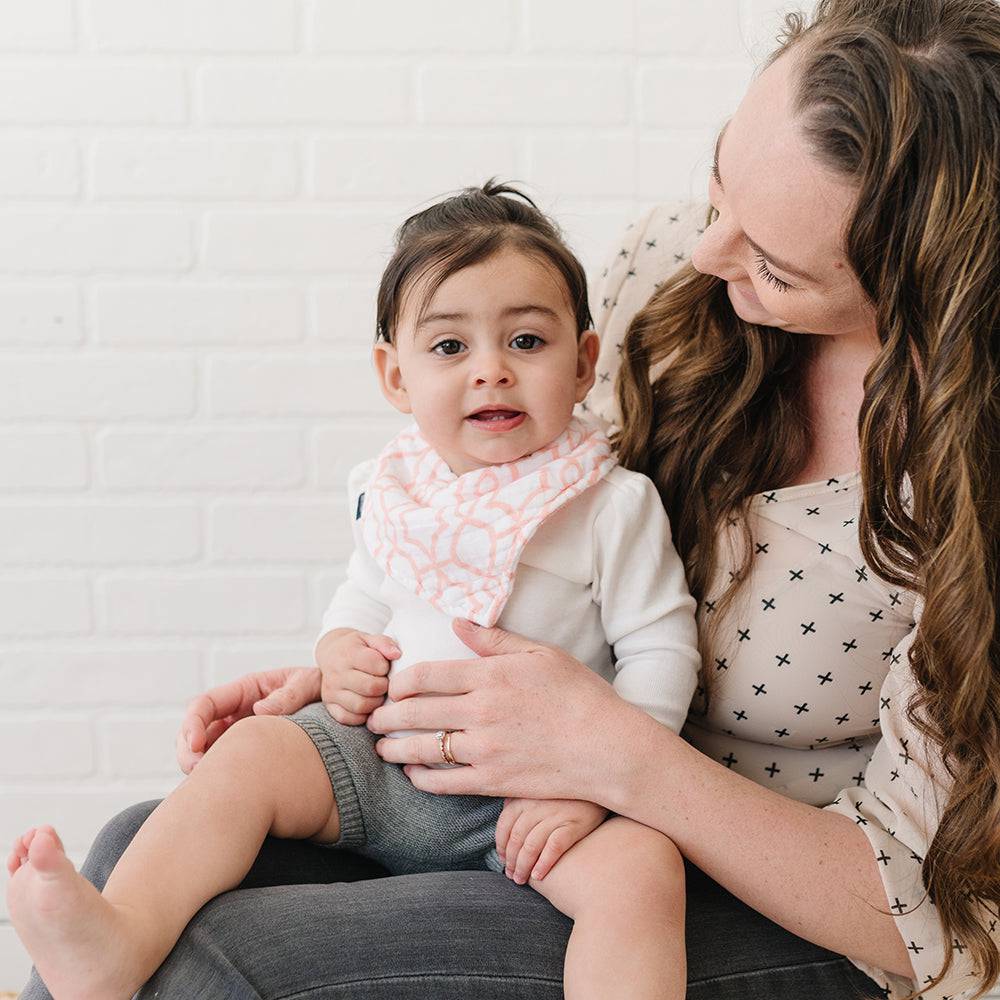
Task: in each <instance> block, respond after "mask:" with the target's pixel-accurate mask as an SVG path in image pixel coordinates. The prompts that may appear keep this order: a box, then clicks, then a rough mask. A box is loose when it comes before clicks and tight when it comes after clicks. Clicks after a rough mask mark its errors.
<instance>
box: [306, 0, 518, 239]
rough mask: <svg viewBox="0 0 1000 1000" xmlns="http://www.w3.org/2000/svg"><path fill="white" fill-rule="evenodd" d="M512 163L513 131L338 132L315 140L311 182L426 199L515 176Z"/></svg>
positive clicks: (350, 194)
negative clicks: (474, 133) (373, 134)
mask: <svg viewBox="0 0 1000 1000" xmlns="http://www.w3.org/2000/svg"><path fill="white" fill-rule="evenodd" d="M414 9H415V10H419V9H420V8H419V7H417V6H416V5H414ZM404 164H405V169H401V167H402V166H403V165H404ZM516 164H517V149H516V144H515V142H514V140H513V137H511V136H507V137H500V136H469V135H467V134H463V135H455V134H454V133H448V132H439V133H437V134H435V135H426V134H420V135H401V136H396V137H393V138H383V137H369V136H365V135H349V136H338V137H336V138H321V139H317V140H316V142H315V143H314V146H313V163H312V178H313V181H312V187H313V190H314V191H315V192H316V194H318V195H319V196H320V197H323V198H404V197H405V198H419V199H421V200H424V199H432V198H437V197H440V196H442V195H446V194H450V193H451V192H453V191H455V190H457V189H458V188H462V187H466V186H468V185H480V184H482V183H483V181H485V180H486V179H487V178H488V177H493V176H497V177H500V178H504V179H507V178H510V177H513V176H514V175H515V174H516V172H517V166H516ZM400 221H402V219H401V220H400Z"/></svg>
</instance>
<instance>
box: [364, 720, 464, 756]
mask: <svg viewBox="0 0 1000 1000" xmlns="http://www.w3.org/2000/svg"><path fill="white" fill-rule="evenodd" d="M373 714H374V713H373ZM369 728H370V727H369ZM450 749H451V755H452V757H454V758H455V760H456V761H458V763H460V764H471V763H472V762H473V759H472V758H474V751H473V748H472V745H471V740H469V738H468V736H467V734H466V733H463V732H461V731H460V730H452V735H451V744H450ZM375 752H376V753H377V754H378V755H379V756H380V757H381V758H382V760H384V761H386V763H389V764H444V763H445V760H444V758H443V757H442V756H441V747H440V746H439V744H438V740H437V736H435V735H434V733H421V734H419V735H417V736H400V737H398V738H393V737H388V738H386V739H384V740H379V741H378V743H376V744H375Z"/></svg>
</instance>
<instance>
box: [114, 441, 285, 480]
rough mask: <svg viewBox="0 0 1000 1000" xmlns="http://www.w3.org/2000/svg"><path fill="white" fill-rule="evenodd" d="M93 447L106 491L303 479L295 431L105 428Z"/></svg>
mask: <svg viewBox="0 0 1000 1000" xmlns="http://www.w3.org/2000/svg"><path fill="white" fill-rule="evenodd" d="M98 444H99V447H100V452H101V468H102V470H103V475H104V481H105V482H106V483H107V485H108V486H109V487H110V488H111V489H154V490H220V489H287V488H289V487H292V486H297V485H298V484H299V483H301V482H302V481H303V475H304V470H303V455H302V452H303V449H302V441H301V437H300V434H299V432H298V431H296V430H275V429H272V428H267V429H264V428H261V429H259V430H251V429H247V428H241V429H235V430H195V429H187V428H185V429H180V428H178V429H175V430H172V431H169V432H158V431H132V430H123V429H119V428H110V429H108V430H106V431H105V432H103V434H102V435H101V436H100V438H99V441H98Z"/></svg>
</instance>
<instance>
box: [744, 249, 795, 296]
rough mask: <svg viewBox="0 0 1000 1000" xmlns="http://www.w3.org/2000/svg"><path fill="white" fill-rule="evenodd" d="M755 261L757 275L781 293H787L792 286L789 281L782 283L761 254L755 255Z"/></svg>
mask: <svg viewBox="0 0 1000 1000" xmlns="http://www.w3.org/2000/svg"><path fill="white" fill-rule="evenodd" d="M753 256H754V260H756V261H757V273H758V274H759V275H760V276H761V277H762V278H763V279H764V280H765V281H766V282H767V283H768V284H769V285H771V286H772V287H773V288H776V289H777V290H778V291H779V292H787V291H788V289H789V288H791V287H792V286H791V285H790V284H788V282H787V281H782V280H781V278H779V277H778V276H777V275H776V274H775V273H774V272H773V271H772V270H771V269H770V268H769V267H768V266H767V258H766V257H765V256H764V255H763V254H761V253H756V252H755V253H754V255H753Z"/></svg>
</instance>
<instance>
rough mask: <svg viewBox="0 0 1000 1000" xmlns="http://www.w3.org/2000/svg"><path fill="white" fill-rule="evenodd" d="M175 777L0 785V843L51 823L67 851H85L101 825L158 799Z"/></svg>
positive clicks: (168, 790)
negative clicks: (0, 806) (117, 782)
mask: <svg viewBox="0 0 1000 1000" xmlns="http://www.w3.org/2000/svg"><path fill="white" fill-rule="evenodd" d="M182 777H183V775H181V774H180V773H179V772H178V774H177V777H176V778H166V777H164V778H160V779H158V780H156V781H149V780H147V781H143V782H129V783H127V784H121V785H118V786H115V787H110V788H104V787H100V786H81V785H80V784H79V783H77V784H73V785H69V784H65V783H58V784H53V785H51V786H48V787H46V788H44V789H38V790H30V791H28V790H25V789H23V788H16V789H12V788H10V787H9V786H8V787H3V786H0V801H3V805H4V808H3V813H2V815H0V843H4V844H6V843H9V842H10V841H12V840H13V838H14V836H15V835H16V834H19V833H23V832H24V831H25V830H27V829H28V828H29V827H32V826H38V825H39V824H40V823H51V824H52V825H53V826H54V827H55V828H56V830H57V831H58V833H59V835H60V837H61V838H62V841H63V843H64V844H65V845H66V848H67V850H69V851H81V852H82V851H86V850H87V849H88V848H89V847H90V844H91V842H92V841H93V839H94V837H96V836H97V834H98V833H99V832H100V830H101V828H102V827H103V826H104V825H105V823H107V822H108V820H110V819H111V817H112V816H114V815H115V814H116V813H118V812H121V810H122V809H125V808H126V807H128V806H131V805H134V804H135V803H137V802H143V801H145V800H146V799H158V798H162V797H163V796H164V795H166V794H168V793H169V792H170V790H171V789H172V788H174V787H175V786H176V785H178V784H179V783H180V779H181V778H182Z"/></svg>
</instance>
